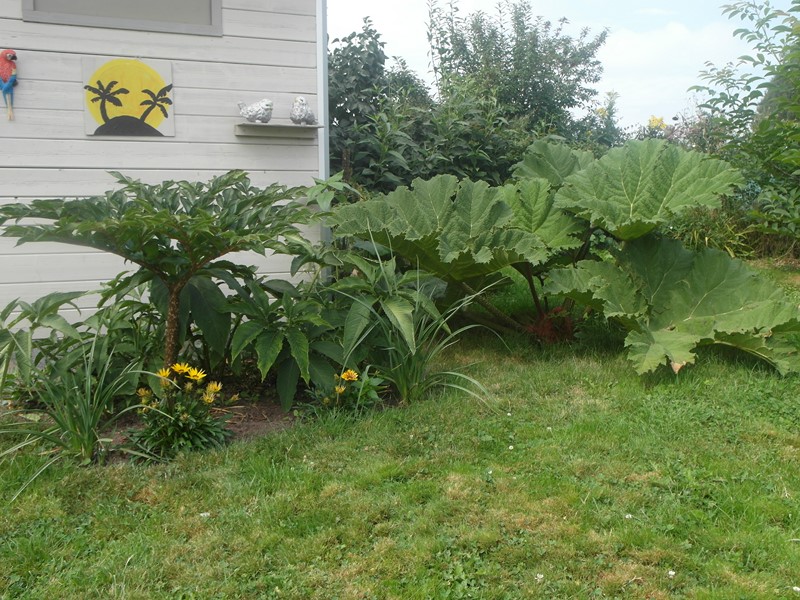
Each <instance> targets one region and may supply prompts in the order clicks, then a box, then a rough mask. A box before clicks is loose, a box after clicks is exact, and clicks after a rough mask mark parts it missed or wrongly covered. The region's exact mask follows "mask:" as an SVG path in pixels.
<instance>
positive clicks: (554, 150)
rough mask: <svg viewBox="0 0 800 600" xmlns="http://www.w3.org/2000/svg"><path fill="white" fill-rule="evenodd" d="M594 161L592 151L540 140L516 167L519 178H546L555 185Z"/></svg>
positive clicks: (529, 148) (515, 170)
mask: <svg viewBox="0 0 800 600" xmlns="http://www.w3.org/2000/svg"><path fill="white" fill-rule="evenodd" d="M593 161H594V156H592V153H591V152H586V151H585V150H576V149H574V148H570V147H569V146H567V145H566V144H553V143H548V142H545V141H543V140H539V141H537V142H534V143H533V144H531V145H530V146H529V147H528V149H527V150H526V151H525V155H524V156H523V157H522V162H519V163H517V164H516V165H515V167H514V177H515V178H517V179H531V178H544V179H546V180H547V181H548V182H550V183H551V184H552V185H554V186H556V187H557V186H560V185H561V184H562V183H564V179H566V178H567V177H569V176H570V175H572V174H573V173H577V172H578V171H580V170H581V169H584V168H586V167H587V166H588V165H589V164H591V163H592V162H593Z"/></svg>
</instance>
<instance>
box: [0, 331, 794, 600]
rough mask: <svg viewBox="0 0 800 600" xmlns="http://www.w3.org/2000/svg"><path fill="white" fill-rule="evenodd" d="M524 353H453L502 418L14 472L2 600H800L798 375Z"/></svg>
mask: <svg viewBox="0 0 800 600" xmlns="http://www.w3.org/2000/svg"><path fill="white" fill-rule="evenodd" d="M510 344H511V348H510V349H507V348H505V347H504V346H503V345H502V344H501V343H500V342H499V341H497V340H496V338H494V337H493V336H486V337H478V338H477V339H476V338H475V336H472V340H471V341H470V343H469V344H462V345H461V347H460V348H458V350H457V352H454V353H452V354H451V355H450V356H449V360H450V361H451V362H453V363H457V364H459V365H470V364H472V363H475V365H474V366H472V367H469V369H468V372H469V373H470V374H471V375H473V376H475V377H477V378H478V379H480V380H481V381H483V382H484V384H486V386H487V387H488V388H489V389H490V390H491V393H492V398H491V399H490V400H489V401H488V402H487V403H485V404H484V403H480V402H477V401H475V400H473V399H471V398H469V397H465V396H460V395H457V394H454V393H450V392H447V393H445V394H443V395H441V396H438V397H432V398H430V399H428V400H426V401H424V402H420V403H417V404H414V405H411V406H406V407H395V408H389V409H387V410H385V411H382V412H375V413H373V414H370V415H368V416H367V417H366V418H362V419H360V420H356V419H348V418H346V417H342V416H339V417H324V418H322V419H321V420H319V421H314V422H307V423H301V424H299V425H297V426H295V427H293V428H291V429H290V430H287V431H284V432H280V433H275V434H270V435H269V436H268V437H265V438H263V439H260V440H257V441H252V442H248V443H240V444H234V445H231V446H229V447H227V448H225V449H223V450H220V451H216V452H208V453H198V454H193V455H186V456H182V457H180V458H179V459H178V460H176V461H175V462H173V463H171V464H168V465H160V466H141V465H129V464H119V465H112V466H109V467H93V468H77V467H70V466H68V465H66V464H64V465H56V466H55V467H54V468H53V469H52V470H50V471H48V472H46V473H44V474H43V475H42V476H41V477H39V479H38V480H36V481H35V482H34V483H33V484H32V485H31V487H30V488H29V489H28V490H27V491H26V492H25V493H24V494H23V495H22V496H21V497H20V498H19V499H18V500H17V501H16V502H15V503H13V504H7V501H8V499H9V498H11V496H12V495H13V493H14V491H15V490H16V489H17V488H18V487H19V486H20V485H21V484H22V483H24V481H26V479H27V478H28V477H29V476H30V474H31V473H32V472H33V470H35V469H36V467H37V465H40V464H42V463H43V461H45V460H46V457H43V456H39V455H37V454H35V453H33V452H31V453H27V454H24V455H22V456H20V457H18V458H17V459H16V460H14V461H13V462H8V461H7V462H4V463H3V464H0V502H2V503H3V505H4V507H5V508H4V510H3V511H2V512H1V513H0V565H3V566H2V568H0V597H2V598H3V599H6V598H8V599H10V598H42V599H45V598H103V599H106V598H129V599H134V598H142V599H151V598H170V599H174V598H202V599H213V598H225V599H227V598H298V599H301V598H303V599H305V598H320V599H322V598H325V599H329V598H343V599H346V598H352V599H356V598H358V599H366V598H397V599H417V598H418V599H424V598H437V599H438V598H509V599H517V598H589V597H600V598H681V597H687V598H719V599H728V598H792V597H800V594H797V593H795V592H794V591H793V590H792V588H793V586H800V542H798V541H796V540H797V539H798V538H800V509H799V508H798V507H800V503H799V502H798V498H799V497H800V469H798V459H799V458H800V431H799V430H798V424H799V423H800V405H798V402H797V398H798V392H799V391H800V380H798V379H796V378H789V379H780V378H779V377H777V376H776V375H775V374H774V373H772V372H771V371H769V370H768V369H766V368H764V367H762V366H760V365H757V364H754V363H752V362H749V361H748V360H745V359H742V360H739V359H738V358H736V357H734V358H731V357H730V356H723V355H721V354H718V353H713V352H709V353H706V354H705V355H704V356H703V357H702V361H701V364H700V365H699V366H697V367H693V368H692V369H687V370H685V371H682V372H681V375H680V377H678V378H673V377H672V376H667V375H662V376H658V377H653V378H650V379H645V380H642V379H639V378H638V377H636V376H635V375H634V374H633V372H632V371H631V369H630V368H629V367H628V366H627V364H626V363H625V360H624V358H623V357H622V356H621V355H620V354H619V353H618V352H617V351H616V350H615V349H611V350H602V346H601V347H600V349H596V350H592V349H591V348H590V346H588V345H584V346H578V347H566V346H559V347H548V348H543V349H540V348H537V347H535V346H533V345H530V344H528V343H526V342H524V341H522V340H517V341H512V342H511V343H510ZM4 443H6V442H4ZM206 513H207V514H206ZM670 571H674V576H672V577H670V575H669V572H670Z"/></svg>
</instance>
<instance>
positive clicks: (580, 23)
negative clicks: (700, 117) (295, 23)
mask: <svg viewBox="0 0 800 600" xmlns="http://www.w3.org/2000/svg"><path fill="white" fill-rule="evenodd" d="M327 1H328V32H329V34H330V37H331V39H334V38H337V37H343V36H345V35H348V34H350V33H352V32H353V31H360V30H361V27H362V24H363V18H364V17H367V16H369V17H371V18H372V22H373V25H374V27H375V29H377V31H378V32H379V33H380V34H381V39H382V40H383V41H384V42H385V43H386V45H385V47H384V50H385V51H386V53H387V54H388V55H389V56H399V57H402V58H404V59H405V60H406V62H408V65H409V67H411V68H412V69H413V70H414V71H416V72H417V74H418V75H420V76H421V77H422V78H423V79H425V80H428V81H429V80H430V76H429V74H428V70H429V62H430V59H429V56H428V42H427V38H426V23H427V21H428V7H427V0H395V1H387V0H327ZM728 1H729V2H733V0H728ZM446 2H447V0H439V4H440V5H442V6H443V5H444V4H445V3H446ZM721 4H723V2H717V1H716V0H641V1H638V0H535V1H534V2H532V5H533V14H534V15H541V16H543V17H544V18H546V19H549V20H551V21H556V20H558V19H559V18H561V17H566V18H567V19H569V23H570V24H569V26H568V28H567V31H568V32H569V33H570V35H573V37H574V36H577V34H578V33H579V31H580V29H581V28H583V27H588V28H589V29H590V30H591V32H592V33H599V32H600V31H602V30H603V29H604V28H607V29H608V30H609V36H608V39H607V40H606V43H605V45H604V46H603V47H602V48H601V49H600V51H599V53H598V58H599V59H600V61H601V62H602V64H603V78H602V80H601V81H600V83H599V84H598V85H597V86H596V88H597V89H598V91H599V92H600V94H599V96H598V98H599V99H600V100H602V98H603V95H604V94H605V93H606V92H609V91H615V92H617V93H619V94H620V98H619V100H618V103H617V105H618V109H619V116H620V122H621V124H622V125H624V126H631V125H636V124H641V123H646V122H647V120H648V119H649V117H650V116H651V115H655V116H658V117H662V118H664V119H665V120H666V121H669V119H671V118H672V117H673V116H674V115H676V114H677V113H679V112H681V111H683V110H684V109H686V108H687V107H690V106H691V105H692V103H693V97H692V94H691V93H690V92H688V91H687V89H688V88H689V87H690V86H692V85H697V84H699V83H701V81H700V79H699V77H698V73H699V72H700V70H702V69H703V68H704V63H705V62H706V61H711V62H713V63H715V64H716V65H718V66H722V65H723V64H724V63H726V62H728V61H731V60H735V59H736V58H737V57H738V56H740V55H742V54H746V53H748V52H749V48H748V47H747V45H746V44H745V43H744V42H742V41H741V40H739V39H736V38H734V37H733V35H732V33H733V30H734V29H736V28H737V27H739V26H740V21H738V20H729V19H728V18H727V17H724V16H722V14H721V9H720V6H721ZM772 4H773V6H776V7H778V8H783V9H787V8H788V7H789V6H790V4H791V0H773V1H772ZM496 5H497V2H496V0H460V2H458V6H459V9H460V14H461V15H462V16H466V15H467V14H469V13H472V12H474V11H476V10H482V11H484V12H486V13H487V14H493V13H494V11H495V7H496Z"/></svg>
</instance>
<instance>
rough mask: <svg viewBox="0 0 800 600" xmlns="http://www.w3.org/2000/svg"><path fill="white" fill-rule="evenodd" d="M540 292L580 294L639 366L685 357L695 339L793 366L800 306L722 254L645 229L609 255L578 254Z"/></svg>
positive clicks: (796, 365)
mask: <svg viewBox="0 0 800 600" xmlns="http://www.w3.org/2000/svg"><path fill="white" fill-rule="evenodd" d="M547 291H548V292H549V293H558V294H563V295H567V296H570V297H572V298H575V299H576V300H580V301H586V299H587V297H589V298H590V303H591V304H592V305H594V306H595V307H597V308H600V309H602V310H603V312H604V313H605V314H606V316H608V317H614V318H617V319H619V320H620V321H621V322H623V323H624V324H625V325H626V326H627V328H628V329H629V334H628V336H627V338H626V340H625V344H626V346H627V347H628V357H629V359H630V360H631V362H632V363H633V365H634V367H635V368H636V370H637V371H638V372H639V373H645V372H649V371H653V370H655V369H656V368H658V367H659V366H661V365H664V364H669V365H670V366H671V367H672V369H673V370H674V371H675V372H678V371H679V370H680V369H681V368H682V367H683V366H685V365H686V364H689V363H693V362H694V360H695V350H696V348H697V347H698V346H703V345H709V344H721V345H727V346H732V347H735V348H738V349H740V350H742V351H745V352H749V353H750V354H753V355H755V356H758V357H759V358H761V359H762V360H765V361H767V362H769V363H770V364H772V365H773V366H775V367H776V368H777V369H778V370H779V371H780V372H782V373H786V372H790V371H800V345H798V338H800V312H798V308H797V307H796V306H795V305H794V304H792V303H791V302H790V301H789V300H788V299H787V298H786V295H785V294H784V292H783V290H781V289H780V288H778V287H776V286H775V285H774V284H773V283H772V282H770V281H768V280H766V279H764V278H763V277H761V276H759V275H758V274H757V273H756V272H754V271H752V270H751V269H749V268H748V267H747V266H746V265H745V264H744V263H742V262H740V261H737V260H733V259H731V258H730V257H729V256H728V255H727V254H726V253H724V252H720V251H717V250H711V249H707V250H704V251H702V252H699V253H694V252H691V251H689V250H686V249H685V248H683V246H682V245H681V244H680V242H678V241H675V240H664V239H657V238H655V237H653V236H647V237H645V238H642V239H639V240H636V241H634V242H629V243H628V244H627V245H626V246H624V247H623V249H621V250H620V251H619V252H618V253H617V257H616V262H615V263H611V262H597V261H582V262H581V263H579V264H578V265H577V266H576V268H574V269H561V270H557V271H553V272H552V273H551V283H550V284H549V286H548V288H547Z"/></svg>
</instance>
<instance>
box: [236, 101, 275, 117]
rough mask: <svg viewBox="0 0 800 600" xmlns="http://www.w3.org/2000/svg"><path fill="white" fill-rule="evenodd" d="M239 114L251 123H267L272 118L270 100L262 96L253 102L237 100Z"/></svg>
mask: <svg viewBox="0 0 800 600" xmlns="http://www.w3.org/2000/svg"><path fill="white" fill-rule="evenodd" d="M238 106H239V114H241V115H242V116H243V117H244V118H245V119H247V120H248V121H250V122H251V123H268V122H269V120H270V119H271V118H272V100H270V99H269V98H264V99H263V100H259V101H258V102H253V104H245V103H244V102H239V104H238Z"/></svg>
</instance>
